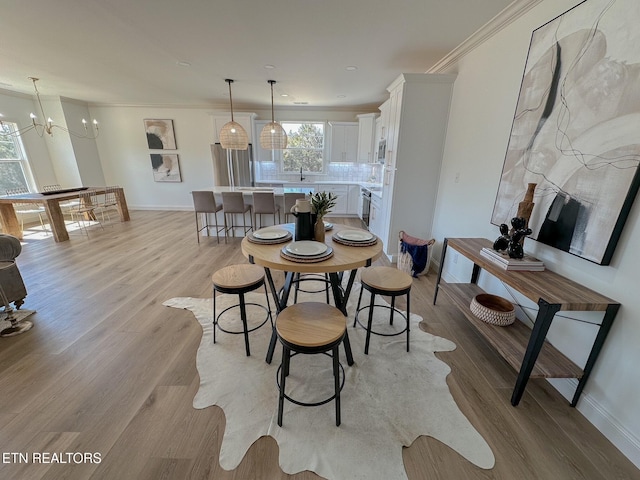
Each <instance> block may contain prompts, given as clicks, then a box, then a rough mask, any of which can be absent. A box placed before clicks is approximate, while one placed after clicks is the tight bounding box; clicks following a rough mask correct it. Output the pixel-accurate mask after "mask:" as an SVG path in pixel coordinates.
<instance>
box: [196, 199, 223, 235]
mask: <svg viewBox="0 0 640 480" xmlns="http://www.w3.org/2000/svg"><path fill="white" fill-rule="evenodd" d="M191 196H192V197H193V209H194V210H195V212H196V237H197V238H198V243H200V232H201V231H202V230H204V229H205V228H206V229H207V235H209V228H211V227H215V229H216V240H218V243H220V232H221V231H222V230H223V229H222V228H220V227H219V225H218V212H219V211H220V210H222V205H218V204H216V197H215V196H214V195H213V192H212V191H198V190H196V191H193V192H191ZM210 213H213V218H214V219H215V224H214V225H209V214H210ZM201 214H204V219H205V221H204V222H203V223H204V224H203V225H202V227H199V226H198V216H199V215H201Z"/></svg>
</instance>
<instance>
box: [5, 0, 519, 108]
mask: <svg viewBox="0 0 640 480" xmlns="http://www.w3.org/2000/svg"><path fill="white" fill-rule="evenodd" d="M510 3H511V0H482V1H481V0H395V1H390V0H270V1H256V0H253V1H252V0H235V1H224V2H223V1H220V0H182V1H176V0H82V1H77V0H55V1H51V0H46V1H45V0H22V1H12V2H10V3H9V4H5V5H3V6H2V8H1V11H2V16H1V18H0V32H1V36H0V41H1V44H0V88H3V89H5V90H13V91H18V92H24V93H33V88H32V85H31V81H30V80H28V79H27V77H29V76H33V77H39V78H40V81H39V82H38V89H39V90H40V93H41V94H42V95H43V96H47V95H59V96H63V97H69V98H74V99H79V100H84V101H87V102H90V103H108V104H136V105H146V104H150V105H151V104H153V105H212V106H224V105H226V106H228V100H229V93H228V86H227V84H226V83H225V81H224V79H225V78H232V79H234V80H235V83H234V84H233V85H232V90H233V100H234V109H235V108H236V107H237V108H239V109H241V108H267V107H268V106H269V105H270V90H269V85H268V83H267V80H268V79H274V80H276V81H277V83H276V85H275V94H274V95H275V98H274V101H275V104H276V107H277V108H284V107H286V106H291V107H294V105H295V104H294V102H308V105H309V106H310V107H315V108H332V109H341V108H344V109H364V108H369V107H372V106H377V105H379V104H380V103H382V101H384V99H385V98H386V95H385V94H386V91H385V88H386V87H387V86H388V85H389V84H390V83H391V82H392V81H393V80H394V79H395V78H396V77H397V76H398V75H399V74H400V73H420V72H425V71H427V70H428V69H429V68H430V67H431V66H433V65H434V64H435V63H436V62H437V61H438V60H440V59H441V58H443V57H444V56H445V55H446V54H448V53H449V52H450V51H451V50H453V49H454V48H455V47H456V46H458V45H459V44H460V43H461V42H463V41H464V40H465V39H466V38H467V37H469V36H470V35H471V34H472V33H474V32H475V31H476V30H478V29H479V28H480V27H481V26H482V25H484V24H485V23H486V22H488V21H489V20H491V19H492V18H493V17H494V16H495V15H496V14H498V13H499V12H500V11H501V10H503V9H504V8H505V7H507V5H509V4H510ZM178 62H187V63H188V64H190V66H180V65H179V64H178ZM265 65H273V66H274V67H275V68H273V69H270V70H269V69H266V68H265ZM348 66H357V67H358V68H357V70H353V71H348V70H346V67H348ZM283 93H286V94H288V95H289V96H288V97H286V98H285V97H281V96H280V95H281V94H283ZM342 95H344V97H339V96H342ZM0 108H1V106H0Z"/></svg>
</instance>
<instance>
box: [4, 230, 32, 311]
mask: <svg viewBox="0 0 640 480" xmlns="http://www.w3.org/2000/svg"><path fill="white" fill-rule="evenodd" d="M20 252H22V245H20V240H18V239H17V238H16V237H13V236H11V235H4V234H1V233H0V286H2V290H3V291H4V294H5V296H6V297H7V300H8V301H9V302H13V304H14V305H15V307H16V309H18V308H20V306H21V305H22V304H23V303H24V297H26V296H27V289H26V287H25V286H24V282H23V281H22V276H21V275H20V270H18V266H17V265H16V257H17V256H18V255H20ZM0 305H1V306H3V307H4V305H3V301H2V297H0Z"/></svg>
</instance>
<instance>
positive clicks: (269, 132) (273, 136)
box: [260, 80, 287, 150]
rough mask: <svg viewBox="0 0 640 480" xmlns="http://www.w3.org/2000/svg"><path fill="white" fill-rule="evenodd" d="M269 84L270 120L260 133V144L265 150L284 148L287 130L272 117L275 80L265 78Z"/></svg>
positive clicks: (285, 146)
mask: <svg viewBox="0 0 640 480" xmlns="http://www.w3.org/2000/svg"><path fill="white" fill-rule="evenodd" d="M267 83H269V84H270V85H271V122H269V123H267V124H266V125H265V126H264V127H263V128H262V132H261V133H260V146H261V147H262V148H264V149H266V150H284V149H285V148H287V132H285V131H284V128H282V125H280V124H279V123H278V122H276V121H275V119H274V117H273V84H274V83H276V81H275V80H267Z"/></svg>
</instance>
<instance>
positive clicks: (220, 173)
mask: <svg viewBox="0 0 640 480" xmlns="http://www.w3.org/2000/svg"><path fill="white" fill-rule="evenodd" d="M211 156H212V158H213V184H214V185H215V186H217V187H253V186H254V185H255V167H254V163H253V151H252V148H251V144H249V148H248V149H247V150H227V149H224V148H222V145H220V144H219V143H214V144H213V145H211Z"/></svg>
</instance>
